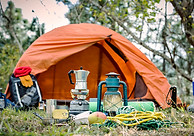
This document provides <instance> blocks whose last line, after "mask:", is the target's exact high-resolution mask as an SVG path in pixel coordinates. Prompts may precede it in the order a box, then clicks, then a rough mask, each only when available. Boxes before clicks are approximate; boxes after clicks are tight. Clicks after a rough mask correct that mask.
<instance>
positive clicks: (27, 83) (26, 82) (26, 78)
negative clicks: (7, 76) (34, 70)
mask: <svg viewBox="0 0 194 136" xmlns="http://www.w3.org/2000/svg"><path fill="white" fill-rule="evenodd" d="M19 78H20V81H21V83H22V85H23V86H25V87H31V86H32V85H33V82H32V78H31V76H30V75H26V76H21V77H19Z"/></svg>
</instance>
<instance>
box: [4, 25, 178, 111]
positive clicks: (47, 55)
mask: <svg viewBox="0 0 194 136" xmlns="http://www.w3.org/2000/svg"><path fill="white" fill-rule="evenodd" d="M23 66H29V67H30V68H31V69H32V71H31V74H33V75H34V76H35V77H36V78H37V81H38V84H39V87H40V89H41V94H42V99H44V100H46V99H57V100H69V101H71V100H72V96H71V93H70V90H71V89H72V85H71V84H69V78H68V74H67V73H68V72H69V70H71V69H77V68H79V67H80V66H83V68H84V69H88V70H89V71H90V76H89V77H88V78H87V80H88V82H87V88H88V89H89V90H91V91H90V95H89V96H88V97H87V99H89V98H97V92H98V87H97V86H98V84H99V82H100V81H105V80H106V75H105V74H107V73H109V72H115V73H118V74H120V80H121V81H124V82H125V83H126V85H127V98H128V99H129V100H132V99H136V100H151V101H156V103H158V105H159V106H161V107H162V108H163V109H165V108H167V107H170V106H169V105H168V104H167V103H166V96H167V93H168V91H169V88H170V84H169V83H168V80H167V79H166V77H165V76H164V75H163V74H162V72H161V71H160V70H159V69H158V68H157V67H156V66H155V65H154V64H153V63H152V62H151V61H150V60H149V59H148V58H147V57H146V56H145V54H143V53H142V52H141V51H140V50H139V49H138V48H136V47H135V46H134V45H133V44H132V43H131V42H130V41H129V40H127V39H126V38H124V37H123V36H121V35H120V34H118V33H116V32H115V31H113V30H110V29H108V28H106V27H103V26H100V25H96V24H87V23H83V24H70V25H66V26H62V27H59V28H56V29H54V30H52V31H50V32H48V33H45V34H43V35H42V36H40V37H39V38H38V39H37V40H36V41H35V42H33V43H32V45H30V46H29V48H28V49H27V50H26V51H25V52H24V54H23V55H22V57H21V58H20V59H19V61H18V63H17V65H16V67H15V69H16V68H19V67H23ZM72 80H74V77H72ZM10 87H11V86H10V85H8V86H7V89H6V92H5V93H6V95H7V98H11V93H10ZM105 91H106V90H105V89H104V88H102V95H104V93H105ZM120 91H121V94H122V92H123V90H122V88H121V90H120ZM180 102H181V101H180V99H179V98H178V97H177V104H179V103H180Z"/></svg>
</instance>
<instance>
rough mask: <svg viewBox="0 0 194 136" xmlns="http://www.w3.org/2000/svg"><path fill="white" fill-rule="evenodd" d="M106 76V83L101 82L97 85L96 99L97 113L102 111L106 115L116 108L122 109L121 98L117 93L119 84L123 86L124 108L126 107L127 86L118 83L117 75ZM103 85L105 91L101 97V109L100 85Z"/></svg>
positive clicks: (123, 83)
mask: <svg viewBox="0 0 194 136" xmlns="http://www.w3.org/2000/svg"><path fill="white" fill-rule="evenodd" d="M106 76H108V77H107V78H106V81H101V82H100V83H99V85H98V98H97V111H103V109H104V112H108V113H114V112H116V111H117V109H118V108H120V107H122V96H121V93H120V91H119V88H120V84H122V85H123V95H124V106H127V105H128V103H127V85H126V84H125V82H123V81H120V80H119V78H118V77H117V76H119V74H117V73H114V72H110V73H108V74H106ZM103 84H105V87H106V88H107V91H106V92H105V93H104V97H103V108H102V104H101V95H102V85H103Z"/></svg>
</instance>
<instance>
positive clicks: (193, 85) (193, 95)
mask: <svg viewBox="0 0 194 136" xmlns="http://www.w3.org/2000/svg"><path fill="white" fill-rule="evenodd" d="M193 96H194V78H193Z"/></svg>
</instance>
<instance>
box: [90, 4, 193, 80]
mask: <svg viewBox="0 0 194 136" xmlns="http://www.w3.org/2000/svg"><path fill="white" fill-rule="evenodd" d="M91 3H92V4H93V5H95V6H96V7H98V8H99V9H101V11H103V12H104V13H105V14H106V15H107V16H109V17H111V18H112V19H113V20H114V21H115V22H117V23H118V25H120V26H121V27H122V28H123V29H124V30H125V31H126V32H127V33H128V34H129V35H131V36H132V37H133V39H135V40H136V41H137V42H138V43H139V44H140V45H142V46H143V47H144V48H146V49H148V50H149V51H151V52H153V53H154V54H156V55H158V56H161V57H162V58H165V59H166V60H167V61H168V62H169V63H171V59H170V58H169V57H168V56H167V55H165V54H163V53H161V52H159V51H157V50H154V49H152V48H151V47H149V46H148V45H147V44H146V43H144V42H143V41H142V40H140V39H139V38H138V37H137V36H136V35H135V34H134V33H133V32H131V31H130V30H129V28H128V27H126V26H125V25H124V23H123V22H122V21H120V20H119V19H118V18H117V17H116V16H114V15H112V14H110V13H109V11H107V10H106V9H105V8H104V7H103V8H102V7H101V6H100V5H98V4H97V3H95V2H94V1H91ZM173 67H174V68H175V67H176V70H177V71H178V72H179V73H180V74H181V75H182V76H183V77H184V78H186V79H187V80H189V81H191V82H192V78H191V77H190V76H189V75H187V74H185V73H184V72H183V70H182V69H180V68H179V66H178V65H176V64H175V63H174V66H173Z"/></svg>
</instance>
